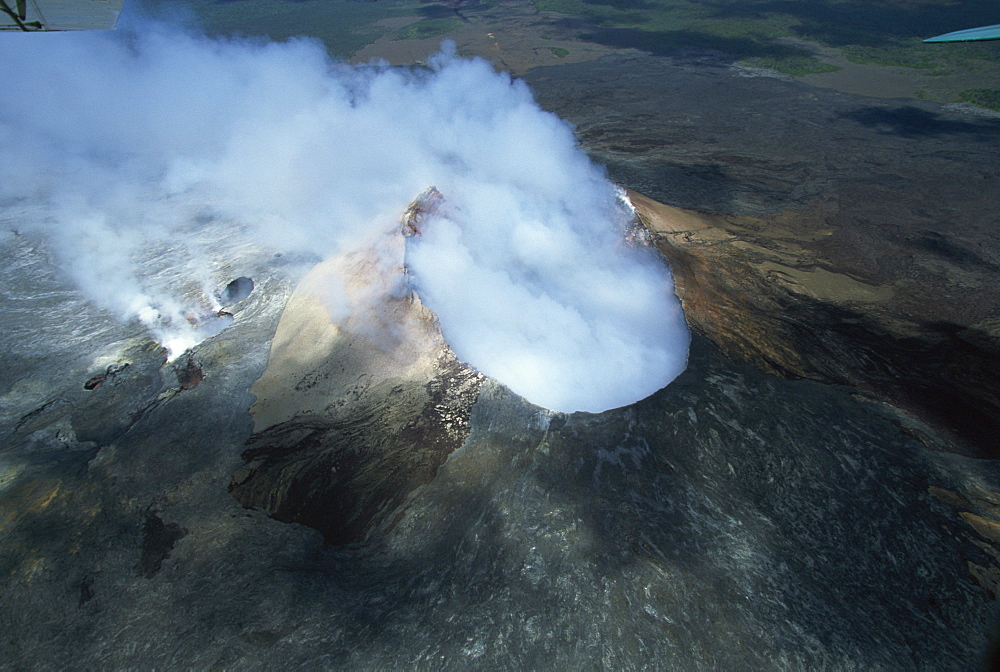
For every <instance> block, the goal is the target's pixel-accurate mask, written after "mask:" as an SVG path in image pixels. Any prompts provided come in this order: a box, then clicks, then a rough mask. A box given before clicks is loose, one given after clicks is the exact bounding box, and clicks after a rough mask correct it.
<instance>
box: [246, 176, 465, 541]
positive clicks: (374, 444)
mask: <svg viewBox="0 0 1000 672" xmlns="http://www.w3.org/2000/svg"><path fill="white" fill-rule="evenodd" d="M435 194H437V192H436V191H434V192H430V191H429V192H427V194H426V195H425V196H424V197H423V198H421V199H418V200H417V201H416V202H415V204H414V205H413V206H411V207H410V208H409V209H408V211H407V213H406V214H405V215H404V218H403V222H402V225H401V229H400V230H399V231H397V232H396V233H395V234H393V235H392V236H391V237H389V239H388V240H387V241H386V242H385V244H384V245H380V246H378V247H376V248H373V249H372V250H370V251H364V252H352V253H350V254H347V255H344V256H341V257H337V258H334V259H331V260H329V261H326V262H323V263H322V264H319V265H318V266H316V268H314V269H313V270H312V271H311V272H310V273H309V275H307V276H306V278H305V279H304V280H303V282H302V284H301V285H299V287H298V288H297V289H296V291H295V293H294V294H293V295H292V297H291V299H289V302H288V306H287V307H286V308H285V310H284V312H283V313H282V317H281V321H280V322H279V323H278V329H277V332H276V333H275V336H274V340H273V342H272V345H271V356H270V358H269V361H268V367H267V369H266V370H265V371H264V374H263V375H262V376H261V378H260V379H259V380H258V381H257V382H256V383H255V384H254V386H253V388H252V389H251V392H253V394H255V395H256V396H257V401H256V402H255V403H254V405H253V406H252V407H251V409H250V413H251V416H252V417H253V419H254V434H253V436H251V437H250V440H249V444H250V448H249V449H248V450H247V452H246V453H245V454H244V458H245V459H246V460H247V464H246V466H244V467H243V468H241V469H240V470H239V471H237V473H236V474H235V476H234V477H233V481H232V484H231V485H230V491H231V492H232V493H233V496H234V497H236V499H237V500H239V501H240V502H241V503H243V504H244V505H246V506H255V507H259V508H262V509H265V510H267V511H269V512H270V513H271V514H272V515H274V517H275V518H277V519H279V520H284V521H287V522H298V523H303V524H305V525H309V526H311V527H314V528H316V529H318V530H320V531H321V532H322V533H323V535H324V536H325V537H326V539H327V541H329V542H330V543H337V544H342V543H348V542H355V541H363V540H364V539H365V538H366V537H367V536H368V534H369V533H370V532H371V530H372V529H374V528H376V527H379V526H385V525H391V524H394V522H396V521H397V520H398V513H397V509H398V508H399V506H400V505H401V504H402V503H403V502H404V501H405V500H406V498H407V497H408V496H409V494H410V493H411V492H412V491H413V490H414V489H416V488H417V487H419V486H420V485H424V484H426V483H429V482H430V481H431V480H433V478H434V474H435V473H436V472H437V469H438V467H440V466H441V464H442V463H443V462H444V461H445V459H446V458H447V457H448V455H449V454H450V453H451V452H452V451H454V450H455V449H456V448H458V447H459V446H461V445H462V442H463V441H464V440H465V438H466V436H467V434H468V425H467V420H468V415H469V410H470V408H471V407H472V404H473V403H474V402H475V400H476V398H477V396H478V394H479V387H480V385H481V384H482V381H483V377H482V376H481V375H480V374H478V373H476V372H475V371H472V370H471V369H469V368H468V367H466V366H465V365H463V364H462V363H461V362H459V361H458V360H457V359H456V358H455V355H454V354H453V353H452V352H451V350H450V349H449V348H448V346H447V344H445V342H444V339H443V337H442V336H441V330H440V328H439V327H438V324H437V319H436V318H435V317H434V315H433V313H431V311H429V310H428V309H427V308H425V307H424V306H423V305H422V304H421V303H420V300H419V299H418V298H417V297H416V295H414V294H412V293H409V292H407V293H404V294H403V295H402V296H399V295H398V293H397V292H394V291H391V288H390V287H389V285H390V284H391V283H392V282H394V281H396V282H400V281H402V278H403V276H404V273H405V271H404V266H403V253H404V249H405V239H404V233H406V234H410V233H412V232H413V231H415V230H416V228H417V225H418V223H419V219H420V215H419V207H420V206H423V207H426V206H427V205H428V203H427V199H428V198H430V197H431V196H432V195H435ZM342 284H343V286H345V288H346V297H344V298H346V300H348V301H350V302H352V303H353V302H362V303H361V305H362V306H363V308H362V310H361V311H360V312H359V313H355V314H354V315H352V316H351V317H350V318H348V319H346V320H344V321H343V323H337V322H334V320H333V317H332V315H331V310H335V309H333V308H332V306H331V302H332V301H335V300H337V299H336V298H334V292H332V291H331V288H335V287H339V286H341V285H342ZM365 302H368V305H365Z"/></svg>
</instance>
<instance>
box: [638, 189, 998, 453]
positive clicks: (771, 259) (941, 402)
mask: <svg viewBox="0 0 1000 672" xmlns="http://www.w3.org/2000/svg"><path fill="white" fill-rule="evenodd" d="M629 197H630V198H631V200H632V202H633V204H634V205H635V207H636V210H637V212H638V215H639V218H640V219H641V221H642V222H643V223H644V224H645V225H646V227H647V228H648V229H649V230H650V233H651V234H652V236H653V239H654V241H655V243H656V245H657V246H658V248H659V249H660V250H661V252H662V253H663V254H664V256H666V258H667V259H668V260H669V261H670V264H671V267H672V269H673V272H674V279H675V283H676V287H677V294H678V296H679V297H680V298H681V300H682V302H683V305H684V313H685V316H686V317H687V320H688V323H689V324H690V326H691V327H692V328H693V329H695V330H696V331H698V332H699V333H701V334H703V335H705V336H707V337H708V338H710V339H711V340H713V341H714V342H715V343H717V344H718V345H719V346H720V347H721V348H722V349H723V350H724V351H725V352H726V353H727V354H728V355H730V356H733V357H737V358H739V359H742V360H744V361H747V362H750V363H752V364H754V365H756V366H758V367H760V368H762V369H764V370H766V371H770V372H772V373H776V374H779V375H783V376H787V377H791V378H809V379H813V380H818V381H821V382H824V383H832V384H838V385H848V386H851V387H853V388H855V389H856V390H857V391H858V392H860V393H861V394H863V395H865V396H867V397H870V398H874V399H877V400H880V401H884V402H887V403H888V404H890V405H891V406H893V407H896V408H897V409H901V410H903V411H905V412H906V414H907V415H900V416H899V421H900V422H901V424H902V425H903V426H904V428H905V429H907V430H908V431H913V432H915V433H916V434H917V435H918V436H920V437H921V438H922V439H923V440H925V441H931V439H930V437H929V436H928V433H927V431H926V429H927V428H926V427H924V428H923V429H921V424H922V423H926V424H927V425H930V426H932V427H933V428H935V429H936V430H938V431H939V432H941V433H942V434H943V435H944V436H945V437H946V438H947V441H946V443H943V444H942V443H940V442H933V441H931V442H932V443H935V444H936V445H938V447H945V448H947V449H949V450H953V451H955V452H959V453H962V454H966V455H971V456H975V457H984V458H997V457H1000V440H998V439H997V437H1000V394H998V387H997V386H998V383H997V381H998V380H1000V344H998V343H1000V342H998V338H997V334H996V330H995V329H991V325H990V323H988V322H987V323H982V324H976V325H972V326H969V325H963V324H959V323H956V322H949V321H944V320H941V319H934V318H933V317H931V315H933V314H934V313H933V312H932V310H930V309H928V310H925V311H924V316H921V314H920V311H919V308H918V309H916V310H915V309H914V306H915V305H919V301H918V298H919V297H917V296H915V295H914V292H915V290H914V287H913V286H912V285H909V284H907V283H905V282H902V281H897V282H893V281H890V282H886V283H883V284H872V283H871V282H870V281H866V280H862V279H860V278H858V277H854V276H852V275H849V274H847V273H845V272H843V271H841V270H839V269H836V270H835V267H834V266H833V265H832V264H828V263H826V262H825V261H824V258H823V255H822V254H820V253H818V252H817V251H816V250H817V249H822V244H821V243H822V240H823V238H824V237H826V236H827V235H829V231H828V230H826V229H825V222H824V216H825V214H828V213H824V210H823V205H822V204H819V205H818V206H816V207H814V208H812V209H809V210H803V211H790V212H789V213H787V214H784V215H780V216H777V217H774V218H771V219H769V220H763V219H756V218H753V217H736V216H722V215H709V214H703V213H696V212H691V211H685V210H681V209H679V208H674V207H671V206H666V205H663V204H661V203H657V202H656V201H653V200H652V199H649V198H646V197H644V196H642V195H641V194H637V193H635V192H629ZM759 230H766V231H767V236H766V237H765V236H756V235H755V231H759ZM910 416H913V417H915V418H916V419H918V420H919V421H921V422H913V417H910ZM932 433H934V432H932Z"/></svg>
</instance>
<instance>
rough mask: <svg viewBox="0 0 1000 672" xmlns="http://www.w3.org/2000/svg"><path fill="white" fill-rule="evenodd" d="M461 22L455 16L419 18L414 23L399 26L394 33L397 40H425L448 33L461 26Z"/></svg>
mask: <svg viewBox="0 0 1000 672" xmlns="http://www.w3.org/2000/svg"><path fill="white" fill-rule="evenodd" d="M461 26H462V22H461V21H460V20H458V19H455V18H447V19H444V18H441V19H421V20H420V21H417V22H416V23H411V24H410V25H408V26H404V27H403V28H400V29H399V31H398V32H397V33H396V39H397V40H426V39H428V38H431V37H437V36H438V35H444V34H445V33H450V32H451V31H453V30H456V29H458V28H461Z"/></svg>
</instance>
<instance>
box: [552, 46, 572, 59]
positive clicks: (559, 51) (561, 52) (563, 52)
mask: <svg viewBox="0 0 1000 672" xmlns="http://www.w3.org/2000/svg"><path fill="white" fill-rule="evenodd" d="M549 51H551V52H552V53H553V54H555V55H556V56H558V57H559V58H566V57H567V56H569V49H563V48H562V47H549Z"/></svg>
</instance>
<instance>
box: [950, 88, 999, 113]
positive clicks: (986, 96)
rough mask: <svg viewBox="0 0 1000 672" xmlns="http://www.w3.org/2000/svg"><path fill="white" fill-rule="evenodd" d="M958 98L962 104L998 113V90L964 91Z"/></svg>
mask: <svg viewBox="0 0 1000 672" xmlns="http://www.w3.org/2000/svg"><path fill="white" fill-rule="evenodd" d="M958 97H959V100H961V101H962V102H963V103H972V104H973V105H975V106H976V107H985V108H987V109H990V110H997V111H1000V89H966V90H965V91H962V92H961V93H960V94H958Z"/></svg>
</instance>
